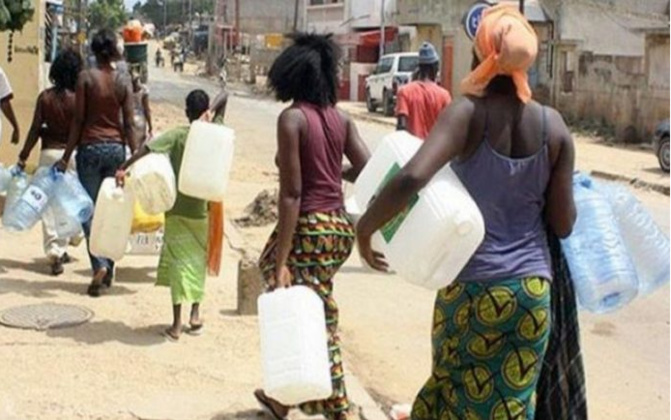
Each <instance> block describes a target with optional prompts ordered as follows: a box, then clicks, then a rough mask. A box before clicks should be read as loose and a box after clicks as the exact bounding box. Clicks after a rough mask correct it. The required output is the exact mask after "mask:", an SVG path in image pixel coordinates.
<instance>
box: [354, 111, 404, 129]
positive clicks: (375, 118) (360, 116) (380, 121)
mask: <svg viewBox="0 0 671 420" xmlns="http://www.w3.org/2000/svg"><path fill="white" fill-rule="evenodd" d="M345 111H347V113H348V114H349V115H350V116H351V117H352V118H354V119H355V120H359V121H365V122H372V123H376V124H380V125H386V126H389V127H396V124H395V123H393V122H391V121H386V120H384V119H382V117H378V116H373V115H366V114H362V113H359V112H352V111H351V110H348V109H346V108H345Z"/></svg>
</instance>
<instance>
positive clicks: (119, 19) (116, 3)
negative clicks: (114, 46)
mask: <svg viewBox="0 0 671 420" xmlns="http://www.w3.org/2000/svg"><path fill="white" fill-rule="evenodd" d="M88 19H89V25H90V29H91V30H92V31H95V30H97V29H102V28H110V29H113V30H116V29H119V28H120V27H122V26H123V25H124V23H126V21H127V20H128V15H127V14H126V9H125V7H124V4H123V0H96V1H94V2H92V3H90V4H89V7H88Z"/></svg>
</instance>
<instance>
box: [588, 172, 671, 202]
mask: <svg viewBox="0 0 671 420" xmlns="http://www.w3.org/2000/svg"><path fill="white" fill-rule="evenodd" d="M590 174H591V175H592V176H593V177H595V178H601V179H605V180H607V181H620V182H626V183H628V184H630V185H631V186H632V187H634V188H641V189H649V190H652V191H655V192H657V193H660V194H664V195H666V196H668V195H669V187H668V186H666V185H662V184H657V183H654V182H648V181H642V180H640V179H638V178H636V177H630V176H626V175H618V174H612V173H609V172H603V171H598V170H595V171H590Z"/></svg>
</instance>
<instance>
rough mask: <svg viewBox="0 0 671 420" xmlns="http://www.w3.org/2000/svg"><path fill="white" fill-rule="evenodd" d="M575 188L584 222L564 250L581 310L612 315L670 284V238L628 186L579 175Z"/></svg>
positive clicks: (577, 205)
mask: <svg viewBox="0 0 671 420" xmlns="http://www.w3.org/2000/svg"><path fill="white" fill-rule="evenodd" d="M573 190H574V196H575V201H576V207H577V210H578V218H577V220H576V224H575V226H574V228H573V233H572V234H571V235H570V236H569V237H568V238H566V239H564V240H562V249H563V251H564V254H565V256H566V260H567V263H568V266H569V271H570V272H571V276H572V277H573V281H574V283H575V286H576V293H577V295H578V300H579V303H580V306H581V307H583V308H585V309H587V310H589V311H591V312H595V313H607V312H612V311H615V310H617V309H619V308H622V307H623V306H625V305H627V304H628V303H630V302H631V301H632V300H634V299H635V298H636V297H637V296H644V295H648V294H650V293H652V292H653V291H655V290H657V289H658V288H660V287H662V286H663V285H665V284H666V283H668V282H669V277H670V271H671V270H670V263H669V238H668V237H667V236H666V235H665V234H664V233H663V232H662V231H661V230H660V229H659V227H658V226H657V224H656V223H655V222H654V220H653V219H652V217H651V215H650V214H649V213H648V211H647V210H646V209H645V208H644V207H643V205H642V204H641V203H640V202H639V201H638V200H637V199H636V197H634V196H633V195H632V194H631V192H629V190H628V189H627V188H626V187H624V186H621V185H616V184H606V183H600V182H596V181H594V180H593V179H592V178H590V177H589V176H587V175H585V174H582V173H577V174H576V175H575V177H574V181H573Z"/></svg>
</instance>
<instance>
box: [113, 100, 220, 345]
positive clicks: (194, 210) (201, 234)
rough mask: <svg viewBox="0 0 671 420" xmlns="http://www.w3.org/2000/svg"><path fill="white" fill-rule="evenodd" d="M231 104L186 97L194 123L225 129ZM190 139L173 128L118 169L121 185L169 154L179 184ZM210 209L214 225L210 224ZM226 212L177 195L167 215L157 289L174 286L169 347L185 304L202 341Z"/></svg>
mask: <svg viewBox="0 0 671 420" xmlns="http://www.w3.org/2000/svg"><path fill="white" fill-rule="evenodd" d="M227 102H228V94H227V93H226V92H225V91H222V92H221V93H220V94H219V95H218V96H217V97H216V98H215V99H214V101H213V102H212V104H211V105H210V98H209V96H208V95H207V93H205V92H204V91H202V90H200V89H198V90H194V91H192V92H191V93H189V95H188V96H187V97H186V116H187V118H188V119H189V122H190V123H191V122H193V121H196V120H198V119H201V120H204V121H210V120H212V121H214V122H216V123H219V124H223V122H224V114H225V113H226V104H227ZM188 134H189V126H187V125H185V126H183V127H178V128H174V129H172V130H170V131H168V132H166V133H164V134H162V135H160V136H158V137H157V138H155V139H154V140H152V141H150V142H148V143H147V144H145V145H144V146H142V147H141V148H140V149H139V150H138V151H137V153H135V154H134V155H133V156H132V157H131V158H130V159H129V160H128V161H126V162H125V163H124V164H123V165H121V166H120V167H119V170H118V171H117V173H116V180H117V184H118V185H124V183H125V178H126V170H127V169H128V168H129V167H130V166H131V165H133V163H135V162H137V161H138V160H140V159H142V158H143V157H145V156H147V155H148V154H149V153H167V154H168V156H169V158H170V163H171V164H172V169H173V171H174V172H175V179H179V174H180V169H181V167H182V158H183V156H184V148H185V145H186V141H187V137H188ZM208 205H209V215H210V218H209V219H211V220H208ZM221 212H222V210H221V204H220V203H208V202H207V201H205V200H201V199H198V198H194V197H189V196H187V195H184V194H182V193H181V192H178V193H177V199H176V200H175V204H174V206H173V207H172V209H170V210H169V211H168V212H166V215H165V216H166V217H165V235H164V238H163V247H162V248H161V258H160V261H159V264H158V275H157V280H156V284H157V285H160V286H169V287H170V293H171V295H172V304H173V322H172V325H171V326H170V327H169V328H168V329H166V330H165V331H163V336H164V337H166V338H167V339H168V340H170V341H177V340H179V338H180V335H181V334H182V305H183V304H185V303H191V315H190V318H189V328H188V329H187V333H189V334H191V335H198V334H201V333H202V332H203V321H202V319H201V317H200V304H201V302H202V301H203V296H204V293H205V278H206V276H207V272H208V269H209V270H210V271H211V272H212V271H214V272H216V271H218V268H216V267H214V268H213V267H212V265H211V263H210V262H211V261H212V260H211V258H209V257H208V252H209V253H213V254H214V255H215V256H220V255H221V248H220V244H221V235H222V234H223V231H222V230H221V229H223V228H222V227H219V228H217V227H216V226H215V225H216V223H217V222H216V221H220V222H222V223H223V214H221ZM215 213H220V214H215ZM208 221H209V222H210V223H208ZM208 228H209V231H208ZM213 232H215V233H214V234H213ZM217 232H218V233H217ZM215 235H216V236H215ZM217 244H219V245H217ZM215 265H216V264H215Z"/></svg>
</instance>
